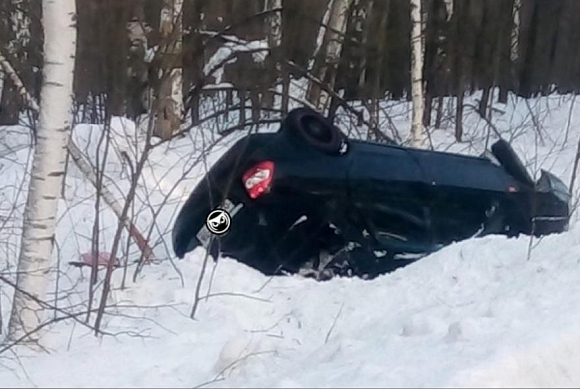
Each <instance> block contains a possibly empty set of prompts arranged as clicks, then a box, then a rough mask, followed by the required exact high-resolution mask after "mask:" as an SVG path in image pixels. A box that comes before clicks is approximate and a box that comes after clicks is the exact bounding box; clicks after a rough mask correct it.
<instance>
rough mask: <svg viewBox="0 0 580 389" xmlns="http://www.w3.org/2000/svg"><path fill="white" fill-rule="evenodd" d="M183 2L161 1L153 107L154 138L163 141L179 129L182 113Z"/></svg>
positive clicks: (175, 0)
mask: <svg viewBox="0 0 580 389" xmlns="http://www.w3.org/2000/svg"><path fill="white" fill-rule="evenodd" d="M182 9H183V0H163V8H162V9H161V18H160V22H159V30H160V33H161V38H162V40H163V44H162V45H161V47H160V50H161V56H162V64H163V65H162V68H161V77H160V78H161V80H162V81H161V86H160V88H159V99H158V107H157V110H156V111H157V122H156V126H155V134H156V135H157V136H159V137H161V138H163V139H168V138H170V137H171V135H172V134H173V132H174V131H175V130H177V129H179V127H180V126H181V121H182V119H183V113H184V111H185V109H184V107H183V89H182V80H183V69H182V64H181V62H182V61H181V55H182V35H183V34H182V32H183V22H182V21H183V17H182Z"/></svg>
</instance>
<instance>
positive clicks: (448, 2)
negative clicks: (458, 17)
mask: <svg viewBox="0 0 580 389" xmlns="http://www.w3.org/2000/svg"><path fill="white" fill-rule="evenodd" d="M444 1H445V13H446V14H447V16H446V19H447V21H449V20H451V17H452V16H453V0H444Z"/></svg>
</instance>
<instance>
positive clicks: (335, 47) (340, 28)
mask: <svg viewBox="0 0 580 389" xmlns="http://www.w3.org/2000/svg"><path fill="white" fill-rule="evenodd" d="M330 1H331V3H330V5H329V13H328V15H329V16H328V26H324V25H323V26H322V27H321V28H323V29H325V32H324V40H323V42H322V46H321V50H320V51H321V53H320V56H318V57H317V59H316V60H317V62H318V64H316V63H315V65H314V76H315V77H316V78H317V79H318V80H320V81H321V82H323V83H324V84H326V86H327V87H328V88H330V89H333V88H334V82H335V80H336V71H337V69H338V63H339V61H340V56H341V53H342V43H343V40H344V33H345V31H346V23H347V21H348V11H349V9H350V6H351V3H352V0H330ZM307 93H308V95H307V99H308V101H310V102H311V103H312V104H313V105H314V106H316V108H318V109H319V110H320V111H324V110H325V109H326V108H327V106H328V102H329V100H330V99H329V95H328V93H326V92H324V91H323V89H322V88H321V86H320V85H318V84H316V83H314V82H311V83H310V85H309V87H308V92H307Z"/></svg>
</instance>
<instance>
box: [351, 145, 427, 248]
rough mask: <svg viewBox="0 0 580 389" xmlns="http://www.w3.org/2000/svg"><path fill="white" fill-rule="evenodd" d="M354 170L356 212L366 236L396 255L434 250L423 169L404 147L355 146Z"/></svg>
mask: <svg viewBox="0 0 580 389" xmlns="http://www.w3.org/2000/svg"><path fill="white" fill-rule="evenodd" d="M350 151H351V152H352V153H353V155H354V157H353V159H352V163H351V167H350V169H349V190H350V195H351V199H352V200H351V201H352V207H353V208H354V211H355V212H356V213H357V214H358V215H360V217H361V218H362V220H363V224H364V226H363V227H364V231H363V236H365V237H368V238H369V239H371V240H372V241H374V244H376V245H377V246H378V247H384V248H386V249H387V250H389V249H392V250H394V251H395V252H398V251H404V252H422V251H425V250H426V249H428V247H430V246H431V236H430V210H429V203H428V198H427V197H426V196H425V187H426V185H427V182H426V179H425V174H424V173H423V171H422V169H421V166H420V165H419V164H418V162H417V161H416V160H415V158H413V156H412V155H411V154H410V153H409V151H408V150H407V149H405V148H402V147H396V146H386V145H379V144H371V143H363V142H356V143H353V144H352V146H351V150H350Z"/></svg>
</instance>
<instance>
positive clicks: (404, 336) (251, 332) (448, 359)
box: [0, 97, 580, 387]
mask: <svg viewBox="0 0 580 389" xmlns="http://www.w3.org/2000/svg"><path fill="white" fill-rule="evenodd" d="M570 103H571V100H570V98H567V97H553V98H544V99H539V100H535V101H532V102H531V103H530V108H528V107H527V105H526V104H525V103H524V102H523V101H518V102H517V103H513V102H512V103H511V104H510V105H508V106H507V107H505V110H506V112H505V113H504V114H503V115H499V114H496V115H495V116H494V119H493V122H494V124H495V125H496V126H497V128H498V130H500V131H502V132H505V134H506V137H508V134H514V133H515V135H516V136H515V137H514V139H513V141H514V143H513V144H514V147H515V148H516V150H517V151H518V152H519V153H520V155H522V156H523V159H525V161H526V162H527V163H528V166H529V168H530V170H531V171H537V170H538V169H539V168H540V167H542V168H545V169H548V170H550V171H552V172H554V173H555V174H556V175H558V176H560V177H561V178H562V179H563V180H564V181H565V182H566V183H568V182H569V180H570V174H571V170H572V161H573V158H574V153H575V149H576V145H577V143H578V138H579V137H580V130H579V128H580V107H579V108H577V109H576V110H574V111H573V115H572V117H571V120H570V125H569V126H568V118H569V112H570ZM530 109H531V110H532V112H534V114H535V115H536V118H535V119H534V120H532V117H531V115H530ZM548 109H549V111H550V112H549V113H546V111H548ZM394 111H395V109H393V110H392V111H391V112H393V118H392V119H393V120H394V121H395V123H396V124H397V125H399V126H401V127H404V126H405V125H408V114H407V111H406V110H405V108H404V107H402V108H401V112H400V113H399V114H398V116H397V113H396V112H394ZM465 120H466V121H465V124H464V126H465V128H466V132H467V134H466V139H467V140H468V142H465V143H461V144H453V142H452V138H453V135H452V129H438V130H435V131H434V132H433V133H432V139H433V144H434V145H435V146H436V148H438V149H448V150H452V151H455V152H463V153H469V154H480V153H481V152H482V151H483V147H484V144H485V139H486V136H487V132H488V131H489V128H488V127H487V125H486V123H485V122H483V121H482V120H479V119H478V118H477V117H476V115H475V114H467V117H466V119H465ZM534 122H536V123H538V124H539V126H540V132H541V134H542V135H541V137H542V138H543V143H542V141H541V140H540V135H537V134H538V133H537V132H535V131H534V130H533V129H532V127H533V126H534ZM123 123H124V124H125V126H123V125H122V124H123ZM113 127H114V129H115V131H116V132H118V134H119V135H118V136H115V140H116V142H117V146H118V147H117V150H118V151H119V153H120V151H123V150H124V151H126V152H127V153H128V154H129V155H133V154H132V153H133V152H134V151H133V149H134V146H132V142H131V141H129V142H126V139H132V138H131V136H130V134H131V133H133V134H134V133H135V129H134V128H133V127H131V124H127V123H126V122H124V121H120V120H119V121H117V122H116V124H115V125H114V126H113ZM520 127H521V128H520ZM568 128H569V131H568V132H569V133H568V139H567V140H566V142H564V140H565V139H566V132H567V129H568ZM91 131H94V133H93V134H92V135H91V134H90V132H91ZM99 131H100V130H99V129H98V128H96V127H91V126H79V127H77V129H75V139H77V141H78V143H79V144H80V145H81V146H82V148H83V149H85V150H87V151H88V155H91V156H92V158H93V159H94V156H95V155H96V141H98V136H99ZM123 134H124V135H123ZM200 134H203V132H202V131H199V132H197V133H194V134H192V135H191V136H189V137H186V138H184V139H182V140H179V141H178V142H176V143H175V144H173V145H171V148H168V147H164V146H162V147H160V148H158V149H157V150H155V151H154V153H153V155H152V157H151V164H150V165H148V167H147V169H146V171H145V172H144V173H145V176H144V179H143V180H142V183H141V187H140V191H139V199H138V201H137V206H136V210H135V213H136V214H138V215H140V216H139V217H138V219H137V224H138V226H139V227H140V228H141V229H142V230H143V231H144V232H147V231H148V229H149V228H150V225H152V220H153V217H154V211H155V210H156V209H158V208H159V207H163V210H162V212H160V213H159V215H158V217H157V223H156V224H157V225H158V226H159V229H155V230H154V231H152V238H151V240H150V242H151V244H152V246H155V253H156V255H157V257H158V258H159V259H160V261H159V262H158V263H156V264H153V265H149V266H146V267H145V269H144V270H143V272H142V273H141V275H140V276H139V277H138V279H137V282H136V283H133V282H131V281H130V279H131V276H128V279H129V281H128V282H127V287H126V288H125V289H124V290H120V289H119V285H120V279H121V277H122V272H121V271H116V272H115V286H116V289H115V290H114V291H113V293H112V296H111V300H110V302H109V303H110V304H116V305H117V306H116V307H115V308H112V309H110V310H109V314H108V315H107V316H106V323H105V326H104V330H106V331H108V332H109V333H111V334H112V336H104V337H100V338H95V337H94V336H93V335H92V332H91V331H90V330H89V329H87V328H86V327H83V326H82V324H80V323H75V322H74V321H65V322H62V323H60V324H59V325H56V326H54V327H52V328H51V329H50V332H48V333H47V334H46V335H45V336H44V338H43V345H44V346H45V347H47V350H48V351H49V352H47V353H44V352H35V351H32V350H29V349H25V348H19V349H16V353H17V354H13V353H11V352H6V353H4V354H2V355H0V387H12V386H20V387H21V386H43V387H76V386H82V387H87V386H90V387H112V386H115V387H116V386H120V387H140V386H146V387H195V386H199V385H204V386H209V387H232V386H243V387H336V386H340V387H355V386H356V387H358V386H364V387H384V386H396V387H402V386H404V387H419V386H420V387H423V386H580V326H579V325H578V323H579V322H580V271H579V270H580V223H578V222H577V221H578V214H576V215H575V217H574V218H573V221H572V224H571V228H570V230H569V231H568V232H565V233H562V234H556V235H551V236H547V237H543V238H541V239H534V240H533V241H531V244H532V245H531V250H530V249H529V248H530V238H529V237H526V236H522V237H519V238H517V239H507V238H505V237H502V236H488V237H484V238H478V239H472V240H468V241H464V242H459V243H456V244H453V245H451V246H448V247H446V248H444V249H442V250H440V251H439V252H437V253H435V254H432V255H430V256H428V257H425V258H424V259H422V260H421V261H419V262H417V263H415V264H412V265H410V266H408V267H406V268H404V269H400V270H397V271H396V272H394V273H391V274H388V275H384V276H382V277H379V278H377V279H375V280H373V281H363V280H359V279H334V280H331V281H329V282H315V281H313V280H310V279H303V278H300V277H298V276H296V277H276V278H267V277H265V276H263V275H261V274H260V273H258V272H256V271H254V270H253V269H251V268H248V267H246V266H244V265H242V264H239V263H238V262H236V261H235V260H233V259H230V258H221V259H220V260H219V262H218V264H217V266H215V267H214V265H212V266H210V269H209V274H208V276H207V277H206V278H205V279H204V283H203V284H202V288H201V291H202V296H205V295H208V294H209V297H207V299H205V298H204V299H203V300H202V301H201V303H200V305H199V307H198V310H197V312H196V316H195V320H191V319H190V318H189V314H190V311H191V307H192V302H193V296H194V289H195V286H196V283H197V278H198V276H199V272H200V270H201V263H202V260H203V257H204V254H205V253H204V252H203V250H201V249H197V250H196V251H194V252H192V253H190V254H189V255H188V256H187V257H186V258H185V259H184V260H182V261H177V262H175V263H172V262H171V261H170V254H171V252H170V248H171V247H170V242H169V239H168V238H169V236H170V231H171V222H172V220H173V218H174V215H175V210H176V209H178V207H179V206H180V204H182V201H184V199H185V198H186V196H187V194H188V192H189V191H190V190H191V189H192V187H193V185H195V183H196V181H197V180H199V179H200V178H201V177H202V175H203V170H204V163H201V164H195V161H196V160H197V158H198V157H199V154H200V149H199V145H200V142H201V143H205V144H208V143H211V139H209V138H208V139H205V138H203V139H201V138H200V137H201V135H200ZM492 134H493V133H492ZM11 139H14V138H11ZM25 139H26V138H25V137H24V136H23V140H22V141H24V140H25ZM492 139H493V137H492ZM123 141H125V142H126V144H123ZM230 141H233V139H230ZM133 143H134V142H133ZM17 144H18V142H16V143H15V145H16V146H17ZM16 146H14V147H16ZM226 149H227V144H224V145H222V146H221V148H217V149H215V152H214V153H213V154H212V155H211V156H210V157H209V158H208V162H207V164H211V162H212V161H213V160H215V158H216V157H217V156H218V155H220V154H221V153H222V152H223V151H225V150H226ZM27 153H28V150H26V149H21V150H17V151H14V152H13V153H10V154H9V158H10V159H8V157H4V156H3V154H2V153H1V152H0V156H2V158H1V159H0V163H1V164H2V168H1V169H2V170H0V174H2V180H3V183H4V182H8V184H9V185H10V186H8V187H6V188H8V189H7V190H6V191H3V194H2V196H3V197H0V201H2V203H1V204H8V203H9V201H11V200H14V198H15V197H14V196H15V193H17V188H18V184H19V183H20V182H22V176H23V171H24V168H25V166H24V165H23V164H22V161H26V156H27ZM119 155H120V154H119ZM110 158H111V162H110V166H108V167H107V169H108V170H107V172H108V175H109V178H110V182H111V183H114V184H115V185H117V186H118V188H115V189H114V190H115V194H116V195H117V196H118V197H119V198H121V195H122V193H124V191H126V189H127V186H128V179H127V174H126V172H125V173H123V172H122V170H123V169H122V162H121V161H122V160H123V158H121V157H119V156H118V155H116V154H114V153H113V154H111V156H110ZM123 171H126V169H124V170H123ZM183 174H185V175H186V176H187V179H186V180H183V181H180V179H181V177H182V175H183ZM67 185H68V187H67V192H66V194H67V195H66V200H63V201H62V202H61V218H60V222H59V229H58V241H59V253H60V257H61V259H62V261H61V265H60V266H61V271H62V274H63V275H64V276H63V277H62V280H61V282H62V283H63V285H66V286H67V287H68V286H70V287H71V288H73V290H74V291H76V292H78V295H72V296H71V297H68V298H67V299H66V300H63V301H61V302H60V303H59V306H61V307H62V306H66V303H67V302H69V303H72V302H77V301H82V300H83V298H84V299H85V300H86V290H87V280H86V278H87V277H86V276H87V274H88V272H87V271H85V274H84V276H85V277H84V278H81V276H80V272H79V270H78V269H73V268H70V267H69V266H68V265H67V264H66V262H68V261H70V260H78V256H79V255H80V254H82V253H83V252H87V251H90V234H91V228H92V223H93V221H92V220H93V216H94V204H93V201H92V200H91V196H92V194H93V191H92V188H91V187H90V184H88V183H86V182H84V180H83V179H82V177H81V175H80V173H79V172H77V171H75V169H74V168H71V171H70V172H69V175H68V177H67ZM85 199H86V200H85ZM0 211H1V212H2V214H1V215H2V217H6V216H7V214H6V212H8V211H9V209H8V210H6V209H5V208H4V206H2V208H0ZM21 211H22V207H21V205H20V207H19V208H17V209H16V211H14V212H13V213H12V214H11V217H12V219H10V220H12V221H13V220H17V218H18V215H20V213H21ZM2 220H4V219H0V223H2ZM12 224H14V225H15V226H14V227H11V228H8V227H6V228H4V229H1V228H0V234H8V235H6V236H9V238H10V239H9V240H6V241H7V242H9V243H10V244H6V247H0V250H3V251H0V252H2V255H3V257H6V258H9V260H8V262H10V261H14V257H15V253H17V244H18V234H17V224H18V223H17V222H13V223H12ZM8 225H9V227H10V225H11V223H8ZM115 226H116V219H115V217H114V216H113V215H112V214H111V213H110V212H109V211H108V210H106V207H103V211H102V226H101V228H102V233H103V236H104V238H102V239H101V240H102V242H101V244H102V246H103V248H104V249H107V248H108V249H110V243H111V242H110V239H107V238H108V237H111V236H112V235H113V234H114V229H115ZM0 238H1V239H2V241H4V240H5V239H7V238H6V237H5V235H1V236H0ZM131 255H132V256H137V255H138V253H137V252H136V250H135V249H133V252H132V253H131ZM2 260H3V259H2ZM12 266H13V263H12ZM4 268H5V266H0V271H1V269H4ZM133 270H134V269H133V268H130V272H131V273H132V271H133ZM131 275H132V274H131ZM1 287H2V289H1V290H0V292H2V293H0V296H2V297H0V299H1V300H0V302H1V303H2V307H1V311H2V313H3V317H4V318H5V317H6V315H7V309H8V308H7V307H8V304H7V302H8V299H9V296H7V295H6V289H7V287H6V286H1ZM63 288H64V287H63ZM5 321H6V320H5ZM5 325H6V323H4V326H5ZM4 329H5V328H4ZM16 355H17V356H18V359H17V358H16Z"/></svg>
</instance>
